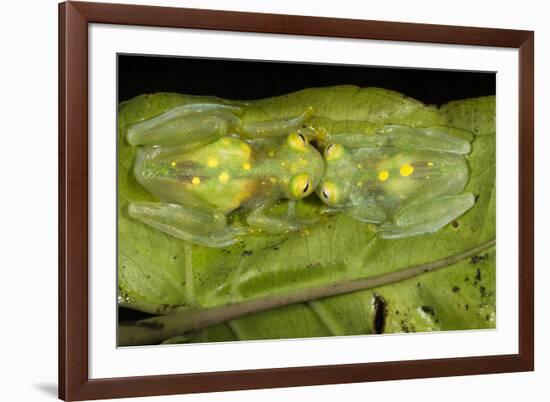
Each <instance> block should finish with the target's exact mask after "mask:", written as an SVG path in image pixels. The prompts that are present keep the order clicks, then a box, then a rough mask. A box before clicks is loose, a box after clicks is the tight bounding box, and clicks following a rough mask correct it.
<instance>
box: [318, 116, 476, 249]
mask: <svg viewBox="0 0 550 402" xmlns="http://www.w3.org/2000/svg"><path fill="white" fill-rule="evenodd" d="M444 130H445V129H443V128H413V127H407V126H396V125H394V126H385V127H383V128H382V129H380V130H378V131H376V132H375V133H373V134H370V135H369V134H363V133H350V134H336V135H333V136H332V137H331V139H330V143H329V144H328V145H327V146H326V147H325V149H324V161H325V172H324V175H323V178H322V180H321V184H320V185H319V187H318V188H317V190H316V191H317V194H318V196H319V197H320V198H321V200H322V201H323V202H324V203H325V204H326V205H327V206H328V207H327V211H329V212H330V211H340V212H344V213H346V214H348V215H349V216H351V217H353V218H355V219H357V220H360V221H363V222H368V223H374V224H377V225H379V227H378V232H379V236H380V237H382V238H400V237H407V236H414V235H419V234H425V233H432V232H435V231H438V230H439V229H441V228H442V227H443V226H445V225H446V224H448V223H449V222H451V221H453V220H454V219H456V218H457V217H459V216H461V215H462V214H464V213H465V212H466V211H467V210H469V209H470V208H471V207H472V206H473V205H474V196H473V195H472V194H471V193H463V191H464V188H465V186H466V183H467V181H468V178H469V171H468V165H467V163H466V160H465V158H464V155H466V154H468V153H469V152H470V148H471V146H470V143H469V141H467V140H464V139H461V138H458V137H456V136H453V135H450V134H449V133H447V132H445V131H444Z"/></svg>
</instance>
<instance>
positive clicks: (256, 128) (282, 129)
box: [237, 106, 314, 138]
mask: <svg viewBox="0 0 550 402" xmlns="http://www.w3.org/2000/svg"><path fill="white" fill-rule="evenodd" d="M313 115H314V110H313V108H312V107H311V106H310V107H308V108H307V109H306V110H305V111H304V112H303V113H302V114H301V115H300V116H297V117H295V118H292V119H272V120H267V121H260V122H251V123H246V124H243V125H242V126H240V127H239V128H238V129H237V132H238V133H239V134H240V135H241V136H242V137H245V138H267V137H280V136H286V135H289V134H292V133H293V132H296V131H300V130H305V131H308V132H309V131H311V130H312V129H311V128H309V127H305V124H306V123H307V122H308V121H309V120H310V119H311V118H312V117H313Z"/></svg>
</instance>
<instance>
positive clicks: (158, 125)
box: [126, 103, 242, 145]
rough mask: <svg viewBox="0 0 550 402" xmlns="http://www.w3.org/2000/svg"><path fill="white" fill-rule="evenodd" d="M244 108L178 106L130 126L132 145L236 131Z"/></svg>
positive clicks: (177, 141) (213, 137)
mask: <svg viewBox="0 0 550 402" xmlns="http://www.w3.org/2000/svg"><path fill="white" fill-rule="evenodd" d="M240 114H242V109H241V108H239V107H236V106H229V105H222V104H213V103H197V104H190V105H189V104H187V105H181V106H177V107H175V108H173V109H170V110H168V111H167V112H165V113H162V114H161V115H158V116H156V117H153V118H152V119H149V120H145V121H142V122H139V123H136V124H134V125H132V126H130V127H129V128H128V133H127V136H126V138H127V139H128V142H129V143H130V144H131V145H182V144H188V143H193V142H197V141H204V140H205V139H211V141H215V140H216V139H218V138H220V137H222V136H224V135H225V134H227V133H228V132H231V131H233V130H235V129H236V128H237V127H238V126H239V125H240V124H241V120H240V118H239V117H238V116H239V115H240Z"/></svg>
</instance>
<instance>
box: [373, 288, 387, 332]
mask: <svg viewBox="0 0 550 402" xmlns="http://www.w3.org/2000/svg"><path fill="white" fill-rule="evenodd" d="M386 313H387V311H386V302H385V301H384V299H383V298H382V296H379V295H376V296H374V333H375V334H383V333H384V326H385V324H386Z"/></svg>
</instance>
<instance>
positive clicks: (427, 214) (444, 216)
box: [378, 193, 474, 239]
mask: <svg viewBox="0 0 550 402" xmlns="http://www.w3.org/2000/svg"><path fill="white" fill-rule="evenodd" d="M473 205H474V196H473V195H472V194H471V193H465V194H459V195H447V196H442V197H438V198H434V199H432V200H428V201H423V202H416V203H414V204H411V205H409V206H406V207H404V209H403V210H402V211H401V212H399V213H398V214H397V215H396V216H394V219H393V222H392V223H385V224H383V225H381V226H380V227H379V229H378V231H379V235H380V237H382V238H384V239H392V238H400V237H409V236H416V235H420V234H425V233H433V232H436V231H438V230H439V229H441V228H442V227H443V226H445V225H446V224H448V223H449V222H451V221H453V220H454V219H456V218H458V217H459V216H461V215H462V214H463V213H465V212H466V211H467V210H469V209H470V208H471V207H472V206H473Z"/></svg>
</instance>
